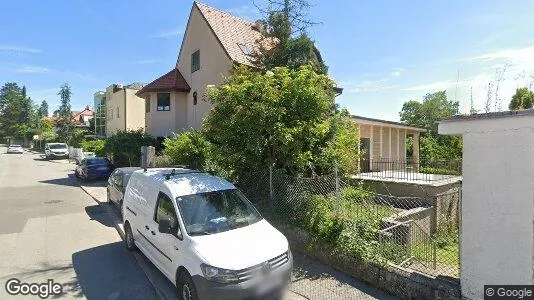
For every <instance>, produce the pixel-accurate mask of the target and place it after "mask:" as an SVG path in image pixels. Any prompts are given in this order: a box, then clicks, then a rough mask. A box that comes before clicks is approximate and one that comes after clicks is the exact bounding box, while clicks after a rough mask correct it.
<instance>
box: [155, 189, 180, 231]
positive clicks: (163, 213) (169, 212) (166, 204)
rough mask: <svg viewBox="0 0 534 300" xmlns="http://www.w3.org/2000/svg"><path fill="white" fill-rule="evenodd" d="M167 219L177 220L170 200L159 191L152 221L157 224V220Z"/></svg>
mask: <svg viewBox="0 0 534 300" xmlns="http://www.w3.org/2000/svg"><path fill="white" fill-rule="evenodd" d="M162 219H169V220H173V221H174V222H177V221H178V218H177V217H176V212H175V211H174V206H173V205H172V200H171V198H169V197H168V196H167V195H165V194H164V193H162V192H159V195H158V201H157V202H156V213H155V214H154V221H156V223H158V224H159V220H162Z"/></svg>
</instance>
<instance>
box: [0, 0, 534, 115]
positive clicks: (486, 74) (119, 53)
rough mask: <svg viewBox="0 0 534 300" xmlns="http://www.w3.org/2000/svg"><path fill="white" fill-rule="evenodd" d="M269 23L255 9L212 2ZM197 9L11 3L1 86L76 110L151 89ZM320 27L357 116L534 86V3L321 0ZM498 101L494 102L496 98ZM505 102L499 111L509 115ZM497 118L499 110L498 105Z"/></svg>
mask: <svg viewBox="0 0 534 300" xmlns="http://www.w3.org/2000/svg"><path fill="white" fill-rule="evenodd" d="M203 2H204V3H206V4H208V5H212V6H215V7H217V8H220V9H223V10H226V11H229V12H231V13H233V14H236V15H238V16H241V17H243V18H246V19H249V20H254V19H257V18H259V14H258V13H257V11H256V8H255V7H254V5H253V3H252V1H249V0H241V1H238V0H205V1H203ZM192 3H193V2H192V1H189V0H187V1H185V0H180V1H166V0H165V1H163V0H161V1H157V2H154V1H137V0H136V1H133V0H129V1H125V0H117V1H104V0H98V1H97V0H93V1H82V0H69V1H26V0H19V1H7V2H5V3H3V4H2V10H0V20H1V22H2V23H1V26H0V83H4V82H8V81H9V82H11V81H14V82H18V83H20V84H25V85H26V86H27V88H28V91H29V94H30V96H31V97H32V98H33V99H34V100H35V101H39V102H40V101H41V100H43V99H44V100H47V101H48V102H49V104H50V106H51V110H50V111H53V109H55V108H57V106H58V102H59V100H58V96H57V95H56V94H57V91H58V88H59V86H60V85H61V84H62V83H63V82H68V83H69V84H70V85H71V86H72V90H73V93H74V94H73V98H72V106H73V109H80V108H83V107H84V106H86V105H91V104H92V100H93V93H94V92H96V91H98V90H102V89H104V88H105V87H106V86H108V85H110V84H112V83H124V84H128V83H131V82H134V81H140V82H150V81H151V80H153V79H154V78H156V77H158V76H160V75H161V74H163V73H165V72H167V71H168V70H169V69H170V68H171V67H173V66H174V64H175V62H176V59H177V55H178V50H179V47H180V43H181V41H182V36H183V32H184V29H185V26H186V22H187V17H188V15H189V11H190V9H191V5H192ZM312 3H314V6H313V7H312V8H311V10H310V18H311V19H312V20H315V21H318V22H321V24H320V25H317V26H315V27H313V28H311V29H310V30H309V33H310V35H311V36H312V38H313V39H314V40H315V41H316V43H317V46H318V48H319V49H320V50H321V52H322V54H323V57H324V59H325V60H326V63H327V64H328V65H329V67H330V75H331V77H332V78H334V79H335V80H336V81H337V82H338V83H339V84H340V85H341V86H342V87H344V88H345V92H344V93H343V95H342V96H340V97H339V98H338V102H339V103H340V104H341V105H342V106H345V107H347V108H348V109H349V111H350V112H351V113H353V114H357V115H363V116H368V117H375V118H382V119H387V120H398V112H399V111H400V109H401V107H402V104H403V103H404V102H405V101H408V100H414V99H415V100H418V99H421V98H422V97H423V96H424V95H425V94H426V93H429V92H434V91H438V90H442V89H445V90H447V94H448V97H449V98H450V99H457V100H458V101H460V103H461V110H462V112H467V111H468V110H469V103H470V100H469V99H470V90H471V88H472V90H473V98H474V104H475V108H477V109H479V110H481V109H482V108H483V107H484V102H485V101H486V98H487V96H486V95H487V86H488V83H490V82H496V81H497V80H496V78H497V77H499V75H498V73H501V72H502V70H503V68H504V67H506V70H505V72H504V74H503V76H502V78H503V80H502V81H501V83H500V88H499V93H498V95H499V97H498V99H497V101H495V97H493V98H494V101H493V102H497V104H498V103H499V102H500V103H501V105H500V106H501V107H502V108H506V106H507V105H508V102H509V98H510V97H511V95H512V94H513V92H514V91H515V89H516V88H517V87H519V86H525V85H529V84H531V83H532V82H534V78H533V77H531V76H534V36H533V35H532V33H531V32H532V28H534V18H532V17H531V12H532V11H533V9H534V1H528V0H525V1H478V0H476V1H475V0H473V1H459V0H452V1H385V0H384V1H341V0H330V1H319V0H312ZM494 94H495V93H494ZM498 106H499V105H497V109H498ZM492 109H493V110H495V109H496V107H495V104H493V105H492Z"/></svg>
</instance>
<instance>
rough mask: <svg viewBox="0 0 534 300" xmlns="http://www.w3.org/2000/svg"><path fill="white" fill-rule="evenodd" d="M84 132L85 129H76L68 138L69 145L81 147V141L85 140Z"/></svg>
mask: <svg viewBox="0 0 534 300" xmlns="http://www.w3.org/2000/svg"><path fill="white" fill-rule="evenodd" d="M86 134H87V132H86V131H85V130H76V131H75V132H74V134H73V135H72V136H71V138H70V139H69V146H72V147H74V148H81V147H82V143H83V142H84V141H85V135H86Z"/></svg>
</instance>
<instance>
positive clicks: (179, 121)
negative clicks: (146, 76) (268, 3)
mask: <svg viewBox="0 0 534 300" xmlns="http://www.w3.org/2000/svg"><path fill="white" fill-rule="evenodd" d="M260 38H261V34H260V32H259V30H258V28H257V27H256V26H255V24H254V23H251V22H248V21H245V20H243V19H241V18H238V17H236V16H233V15H231V14H229V13H227V12H224V11H221V10H218V9H216V8H213V7H210V6H207V5H205V4H202V3H198V2H195V3H194V4H193V7H192V8H191V12H190V15H189V20H188V22H187V27H186V30H185V33H184V37H183V40H182V45H181V47H180V53H179V55H178V60H177V62H176V65H175V66H174V67H173V68H172V69H171V70H170V71H168V72H167V73H166V74H164V75H162V76H161V77H159V78H157V79H156V80H154V81H152V82H151V83H149V84H148V85H146V86H145V87H143V88H142V89H141V90H140V91H139V92H137V95H139V96H141V97H143V98H144V99H145V100H146V115H145V129H146V132H147V133H150V134H152V135H153V136H157V137H161V136H170V135H172V133H174V132H180V131H183V130H187V129H191V128H195V129H198V128H200V126H201V124H202V119H203V117H204V116H205V114H206V113H207V112H208V111H209V110H210V108H211V104H210V103H209V102H208V101H207V99H206V96H205V92H206V88H207V87H208V86H216V85H219V84H221V83H222V82H223V78H224V76H226V75H229V73H230V71H231V70H232V67H233V65H234V64H235V63H238V64H245V65H251V64H252V63H251V57H250V55H251V54H252V51H254V48H255V45H256V41H257V40H259V39H260Z"/></svg>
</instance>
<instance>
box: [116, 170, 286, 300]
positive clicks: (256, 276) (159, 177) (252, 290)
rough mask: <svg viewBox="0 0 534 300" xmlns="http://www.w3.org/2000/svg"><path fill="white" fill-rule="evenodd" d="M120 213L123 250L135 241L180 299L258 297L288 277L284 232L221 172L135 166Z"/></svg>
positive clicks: (132, 246) (283, 283) (276, 288)
mask: <svg viewBox="0 0 534 300" xmlns="http://www.w3.org/2000/svg"><path fill="white" fill-rule="evenodd" d="M123 219H124V230H125V244H126V247H127V248H128V250H130V251H133V250H135V249H137V248H138V249H140V250H141V251H142V252H143V253H144V254H145V255H146V256H147V257H148V259H149V260H150V261H152V263H154V264H155V265H156V267H157V268H158V269H159V270H160V271H161V272H162V273H163V274H164V275H165V276H166V277H167V278H168V279H169V280H170V281H171V282H172V283H174V284H175V285H176V287H177V289H178V292H179V295H180V296H181V297H182V299H187V300H189V299H219V298H221V299H242V298H249V297H262V296H264V295H266V294H270V293H275V294H276V293H277V292H281V290H283V288H284V287H285V286H286V285H287V283H288V282H289V280H290V277H291V269H292V267H293V257H292V255H291V251H290V249H289V244H288V242H287V239H286V238H285V236H284V235H283V234H282V233H280V232H279V231H278V230H276V229H275V228H274V227H273V226H272V225H271V224H269V223H268V222H267V221H266V220H265V219H263V218H262V216H261V215H260V214H259V213H258V211H257V210H256V208H254V206H253V205H252V204H251V203H250V202H249V201H248V200H247V199H246V197H245V196H244V195H243V194H242V193H241V192H240V191H239V190H238V189H236V187H235V186H234V185H232V184H231V183H229V182H227V181H225V180H223V179H221V178H218V177H215V176H212V175H209V174H205V173H200V172H198V171H192V170H187V169H170V168H164V169H148V170H146V171H143V170H140V171H135V172H133V174H132V176H131V178H130V181H129V183H128V186H127V187H126V194H125V197H124V204H123Z"/></svg>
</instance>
